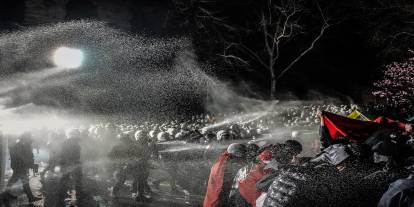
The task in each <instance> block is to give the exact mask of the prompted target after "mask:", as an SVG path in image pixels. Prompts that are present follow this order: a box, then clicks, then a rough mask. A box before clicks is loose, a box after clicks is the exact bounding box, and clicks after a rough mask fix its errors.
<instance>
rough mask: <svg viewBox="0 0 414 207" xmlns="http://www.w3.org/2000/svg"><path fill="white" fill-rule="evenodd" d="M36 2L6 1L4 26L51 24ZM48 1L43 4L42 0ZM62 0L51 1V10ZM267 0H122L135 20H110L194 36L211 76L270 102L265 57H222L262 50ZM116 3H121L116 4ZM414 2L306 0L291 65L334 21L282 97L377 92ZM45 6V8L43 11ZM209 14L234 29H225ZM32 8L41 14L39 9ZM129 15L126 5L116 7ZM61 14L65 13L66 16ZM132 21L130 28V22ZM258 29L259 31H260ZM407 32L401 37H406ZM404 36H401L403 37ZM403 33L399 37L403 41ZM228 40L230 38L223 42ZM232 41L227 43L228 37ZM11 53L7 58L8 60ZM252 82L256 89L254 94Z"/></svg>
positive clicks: (88, 10)
mask: <svg viewBox="0 0 414 207" xmlns="http://www.w3.org/2000/svg"><path fill="white" fill-rule="evenodd" d="M28 2H29V1H28V0H26V1H24V0H3V1H2V3H1V6H0V25H1V29H2V31H3V32H6V31H18V30H22V29H25V28H30V27H31V26H37V25H43V24H51V23H55V22H48V21H40V20H39V21H38V22H36V21H27V13H28V12H29V11H28V9H27V4H28ZM38 2H42V1H38ZM56 2H59V1H53V0H44V1H43V3H42V5H43V7H44V8H49V7H53V5H56V4H57V3H56ZM265 2H266V1H265V0H259V1H253V0H247V1H243V2H240V1H236V0H230V1H229V0H226V1H218V0H217V1H209V2H205V1H189V0H175V1H167V0H158V1H132V0H130V1H128V0H124V1H119V2H118V1H117V3H116V4H117V5H118V6H120V7H123V9H125V10H126V11H128V12H129V13H128V14H129V16H128V18H127V20H125V21H124V20H123V19H122V18H120V19H119V20H114V21H113V22H110V23H108V25H109V26H110V27H114V28H120V29H121V30H123V31H125V32H126V33H129V34H137V35H144V36H146V37H151V38H153V37H154V38H176V37H177V38H188V39H190V40H191V42H192V47H193V48H194V51H195V54H196V55H197V56H196V59H197V61H199V63H200V64H208V65H209V66H210V67H209V68H210V69H211V70H209V71H208V72H209V74H210V75H212V76H214V77H217V78H218V79H220V80H222V81H224V82H226V83H230V85H231V86H232V87H233V88H234V89H235V90H236V91H238V92H241V93H243V94H245V95H247V96H259V97H260V98H264V99H267V98H268V94H269V74H268V72H267V71H266V70H264V69H263V68H261V66H260V65H259V64H257V62H254V61H252V62H250V65H248V66H239V65H229V64H228V63H227V62H226V61H224V59H223V58H222V57H221V53H222V51H223V48H225V46H226V43H227V42H228V41H241V42H243V43H244V44H246V45H248V46H252V47H256V48H260V47H262V45H261V43H260V42H261V41H262V40H261V33H260V31H258V27H257V25H256V24H257V20H258V18H257V17H258V14H259V13H260V11H261V10H262V9H263V5H265ZM111 3H112V1H104V0H94V1H87V0H69V1H67V4H66V6H65V7H64V9H65V14H64V15H63V16H64V17H63V18H62V19H60V20H56V21H58V22H62V21H69V20H81V19H92V20H103V21H105V20H104V19H102V15H101V14H100V13H99V9H98V8H99V7H100V6H102V5H105V4H106V5H107V6H108V5H109V7H111ZM112 4H114V3H112ZM413 4H414V3H410V1H397V0H395V1H387V2H383V1H380V0H371V1H358V0H353V1H346V2H344V1H330V0H317V1H316V0H315V1H307V2H306V3H304V4H303V5H304V7H303V8H304V11H305V12H304V14H303V16H302V17H301V18H300V20H299V21H298V24H300V25H301V26H302V30H301V34H300V35H298V36H297V37H296V38H294V39H292V40H290V41H289V42H288V43H286V44H285V45H283V51H284V52H283V53H282V55H281V56H282V57H281V64H282V65H283V64H285V65H286V64H287V63H289V61H291V60H292V58H293V57H295V56H296V55H297V54H298V53H299V52H300V51H301V50H302V49H303V48H305V47H306V46H308V45H309V43H310V42H311V40H312V39H313V38H314V37H315V35H316V34H317V33H318V32H319V28H320V19H319V16H318V14H319V13H318V10H317V9H316V8H317V7H316V6H315V5H318V6H319V7H320V8H321V9H322V11H323V13H324V14H325V16H326V17H327V18H328V19H329V22H330V24H331V26H330V27H329V28H328V29H327V30H326V32H325V34H324V35H323V36H322V38H321V39H320V40H319V41H318V42H317V43H316V45H315V47H314V49H313V50H312V51H311V52H309V53H307V54H306V55H305V56H304V57H303V58H302V59H301V60H300V61H299V62H298V63H297V64H295V65H294V66H293V68H292V69H291V70H290V71H289V72H287V73H286V75H285V76H284V77H283V78H282V79H281V80H280V81H279V82H278V85H277V91H278V96H277V98H292V96H288V95H286V94H290V95H292V94H293V97H295V98H299V99H313V98H314V97H312V96H313V94H314V93H312V91H317V92H319V93H320V94H326V95H329V96H338V97H344V96H349V97H352V99H354V100H356V101H366V100H364V98H366V97H367V94H369V93H370V91H371V90H372V82H373V81H375V80H377V79H378V78H379V77H380V76H381V70H382V69H383V66H384V65H385V64H388V63H390V62H392V61H398V60H401V59H404V58H406V57H407V55H409V53H408V50H409V49H410V48H412V46H413V42H414V41H413V39H414V36H413V35H405V34H406V33H407V34H409V33H410V32H413V30H414V29H413V28H414V27H412V26H413V25H412V24H413V22H414V12H413V11H414V9H413V8H414V6H413ZM40 10H41V9H39V12H40V13H41V11H40ZM204 11H208V12H209V13H208V14H212V15H213V16H214V17H217V18H218V19H220V20H221V21H222V22H224V23H225V24H226V25H229V26H230V27H231V28H235V29H233V30H232V29H229V28H230V27H227V28H226V27H222V26H221V25H220V23H217V22H216V21H214V19H213V18H212V17H208V15H207V16H206V15H205V14H206V13H204V15H203V12H204ZM30 12H32V13H33V12H34V13H36V9H35V10H34V11H33V9H32V10H31V11H30ZM116 12H120V13H123V12H122V10H120V11H116V10H115V11H114V12H113V13H115V14H116ZM58 16H59V14H58ZM125 24H127V25H128V27H127V29H125V28H126V27H123V26H122V25H125ZM256 29H257V30H256ZM398 34H401V35H398ZM396 35H397V36H396ZM395 37H397V38H395ZM220 38H222V39H223V40H221V39H220ZM226 41H227V42H226ZM2 58H5V57H2ZM245 87H249V90H252V91H254V93H255V94H251V93H246V90H245Z"/></svg>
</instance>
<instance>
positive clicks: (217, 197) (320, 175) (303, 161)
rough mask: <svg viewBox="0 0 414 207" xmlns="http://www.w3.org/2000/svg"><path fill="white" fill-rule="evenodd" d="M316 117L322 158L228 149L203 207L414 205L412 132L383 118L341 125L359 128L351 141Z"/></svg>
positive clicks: (280, 147) (274, 147)
mask: <svg viewBox="0 0 414 207" xmlns="http://www.w3.org/2000/svg"><path fill="white" fill-rule="evenodd" d="M325 113H326V112H325ZM317 116H318V118H319V125H320V126H319V128H320V129H319V130H320V131H319V134H320V143H321V151H320V153H318V154H317V155H316V156H313V157H301V156H299V155H300V153H301V151H302V145H301V144H300V143H299V142H298V141H296V140H287V141H285V142H284V143H276V144H269V145H265V146H262V147H258V146H256V147H252V146H250V145H249V144H247V145H246V144H243V143H233V144H231V145H229V147H228V148H227V150H225V151H224V152H223V153H222V154H221V155H220V156H219V158H218V159H217V161H216V163H215V164H214V165H213V167H212V168H211V172H210V176H209V182H208V187H207V192H206V195H205V198H204V204H203V206H204V207H213V206H237V207H256V206H260V207H262V206H263V207H264V206H265V207H275V206H277V207H279V206H381V207H385V206H387V207H389V206H413V205H414V197H413V194H412V192H413V190H414V188H413V184H414V180H413V175H414V171H413V169H414V167H413V166H414V162H413V160H414V159H413V158H414V145H413V139H412V137H411V134H412V126H411V124H407V123H402V122H397V121H394V120H391V119H387V118H384V117H379V118H378V119H376V120H375V121H372V122H363V121H359V120H358V121H349V120H348V121H344V122H347V125H348V127H349V125H351V123H353V124H355V123H356V124H359V125H354V129H355V130H358V129H361V128H362V126H363V127H365V129H363V130H362V131H361V132H363V133H359V134H356V133H355V132H350V131H347V132H342V131H341V130H342V129H340V128H337V127H338V125H337V126H334V124H333V121H332V120H333V119H330V118H327V117H325V116H324V115H323V113H322V112H320V111H319V112H317ZM330 116H332V115H330ZM335 116H337V115H334V117H335ZM341 119H342V121H343V119H344V118H338V120H341ZM345 119H346V118H345ZM372 129H375V131H373V130H372ZM337 132H340V133H339V136H338V135H337V134H336V133H337ZM365 132H370V133H365ZM359 135H362V136H359ZM364 136H366V137H364ZM252 148H254V149H255V150H253V153H252V150H250V149H252Z"/></svg>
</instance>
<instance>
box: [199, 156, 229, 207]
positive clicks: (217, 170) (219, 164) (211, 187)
mask: <svg viewBox="0 0 414 207" xmlns="http://www.w3.org/2000/svg"><path fill="white" fill-rule="evenodd" d="M229 156H230V154H229V153H227V151H225V152H223V153H222V154H221V155H220V157H219V158H218V159H217V161H216V163H214V165H213V167H211V171H210V176H209V178H208V185H207V192H206V196H205V197H204V204H203V207H217V206H219V195H220V193H221V190H222V187H223V178H224V169H225V166H226V163H227V160H228V158H229Z"/></svg>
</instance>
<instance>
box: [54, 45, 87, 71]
mask: <svg viewBox="0 0 414 207" xmlns="http://www.w3.org/2000/svg"><path fill="white" fill-rule="evenodd" d="M82 60H83V52H82V51H81V50H79V49H73V48H68V47H60V48H58V49H57V50H56V51H55V53H54V54H53V61H54V62H55V65H56V66H58V67H62V68H78V67H80V66H81V64H82Z"/></svg>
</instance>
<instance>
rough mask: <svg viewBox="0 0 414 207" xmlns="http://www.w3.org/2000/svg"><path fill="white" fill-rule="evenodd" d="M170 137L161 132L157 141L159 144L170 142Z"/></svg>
mask: <svg viewBox="0 0 414 207" xmlns="http://www.w3.org/2000/svg"><path fill="white" fill-rule="evenodd" d="M169 138H170V137H169V135H168V134H167V133H165V132H160V133H158V134H157V140H158V141H159V142H164V141H168V140H169Z"/></svg>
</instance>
